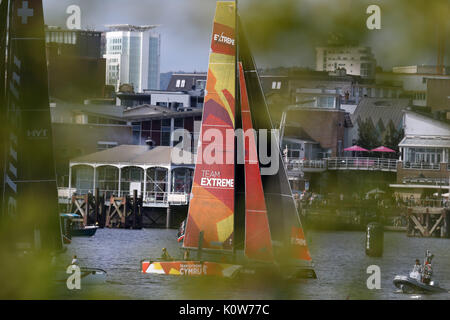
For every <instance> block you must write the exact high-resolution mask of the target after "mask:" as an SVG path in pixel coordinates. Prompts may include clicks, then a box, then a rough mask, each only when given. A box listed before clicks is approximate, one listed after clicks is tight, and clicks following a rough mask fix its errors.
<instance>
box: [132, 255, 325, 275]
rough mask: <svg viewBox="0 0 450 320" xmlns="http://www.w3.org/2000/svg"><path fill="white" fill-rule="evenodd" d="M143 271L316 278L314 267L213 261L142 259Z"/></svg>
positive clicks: (153, 272) (172, 273) (171, 273)
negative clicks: (284, 266) (280, 266)
mask: <svg viewBox="0 0 450 320" xmlns="http://www.w3.org/2000/svg"><path fill="white" fill-rule="evenodd" d="M141 266H142V273H147V274H161V275H177V276H216V277H222V278H236V277H240V276H243V277H248V276H261V275H263V276H268V275H272V276H274V275H278V276H282V277H285V278H293V279H316V278H317V276H316V273H315V272H314V269H313V268H308V267H295V268H294V267H286V268H283V269H284V271H282V270H280V268H279V267H276V266H275V265H271V266H268V265H239V264H227V263H218V262H211V261H152V260H142V261H141Z"/></svg>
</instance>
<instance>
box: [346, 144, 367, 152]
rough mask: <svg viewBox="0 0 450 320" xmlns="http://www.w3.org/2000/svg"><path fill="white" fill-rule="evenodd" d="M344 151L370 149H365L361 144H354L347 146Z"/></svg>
mask: <svg viewBox="0 0 450 320" xmlns="http://www.w3.org/2000/svg"><path fill="white" fill-rule="evenodd" d="M344 151H369V150H367V149H364V148H362V147H360V146H357V145H354V146H351V147H348V148H345V149H344Z"/></svg>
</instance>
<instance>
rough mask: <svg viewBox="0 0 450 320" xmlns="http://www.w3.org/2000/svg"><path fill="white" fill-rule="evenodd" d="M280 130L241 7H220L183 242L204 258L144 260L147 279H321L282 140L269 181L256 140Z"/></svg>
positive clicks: (269, 143) (270, 143)
mask: <svg viewBox="0 0 450 320" xmlns="http://www.w3.org/2000/svg"><path fill="white" fill-rule="evenodd" d="M272 128H274V126H273V124H272V122H271V118H270V115H269V111H268V108H267V105H266V102H265V99H264V95H263V92H262V88H261V84H260V81H259V77H258V72H257V69H256V66H255V63H254V60H253V57H252V55H251V52H250V49H249V46H248V45H247V42H246V39H245V36H244V33H243V30H242V25H241V23H240V21H239V16H238V15H237V9H236V2H235V1H218V2H217V7H216V13H215V18H214V26H213V33H212V41H211V52H210V58H209V68H208V77H207V83H206V96H205V104H204V109H203V119H202V125H201V133H200V138H199V145H198V152H197V160H196V166H195V172H194V182H193V186H192V192H191V201H190V204H189V211H188V217H187V222H186V227H185V234H184V239H183V250H184V251H185V253H186V252H196V257H195V259H189V258H187V257H186V255H185V259H182V260H177V261H175V260H173V261H161V260H151V259H149V260H143V261H142V272H143V273H153V274H167V275H169V274H170V275H214V276H219V277H235V276H236V275H239V274H258V273H260V272H264V273H267V271H271V272H272V271H274V272H276V273H277V274H281V275H283V276H288V277H313V278H315V272H314V269H313V264H312V259H311V256H310V254H309V250H308V247H307V244H306V240H305V236H304V233H303V229H302V226H301V222H300V219H299V216H298V214H297V209H296V205H295V201H294V198H293V196H292V191H291V189H290V185H289V181H288V178H287V175H286V172H285V169H284V166H283V165H282V157H281V154H280V151H279V147H278V145H279V144H278V143H277V141H271V140H276V139H275V138H273V137H272V139H271V137H269V139H268V141H267V145H266V146H265V147H266V150H273V148H272V149H271V146H273V145H276V146H277V148H276V154H275V157H276V158H277V159H276V160H278V163H279V164H280V166H279V170H278V171H277V172H276V173H275V174H270V175H261V169H263V168H264V167H267V166H270V165H269V164H264V163H263V162H262V161H261V159H260V158H259V156H258V155H257V154H258V152H257V151H258V148H257V145H256V135H255V134H254V132H258V131H259V130H261V129H266V130H271V129H272ZM238 129H242V130H243V132H244V135H243V136H239V135H236V140H235V139H234V138H233V139H225V141H222V140H221V139H211V130H213V132H215V133H219V134H221V136H222V137H227V134H228V132H229V131H230V130H231V131H232V132H234V131H236V130H238ZM248 132H250V133H251V134H248ZM246 133H247V134H246ZM239 139H241V140H240V141H239ZM259 147H260V148H261V141H260V143H259ZM263 147H264V146H263ZM239 148H243V149H244V150H239ZM211 150H214V152H213V154H214V158H215V159H221V160H224V161H213V162H211V161H208V159H207V158H208V156H210V155H211V154H212V153H211ZM239 151H243V154H244V161H243V163H242V161H238V154H239Z"/></svg>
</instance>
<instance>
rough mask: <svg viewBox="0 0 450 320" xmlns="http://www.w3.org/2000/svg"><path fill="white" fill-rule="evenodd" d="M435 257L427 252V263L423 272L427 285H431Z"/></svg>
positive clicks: (424, 281)
mask: <svg viewBox="0 0 450 320" xmlns="http://www.w3.org/2000/svg"><path fill="white" fill-rule="evenodd" d="M433 257H434V255H433V254H431V252H430V251H429V250H427V253H426V256H425V263H424V266H423V271H422V282H423V283H425V284H430V282H431V276H432V275H433V268H432V267H431V260H433Z"/></svg>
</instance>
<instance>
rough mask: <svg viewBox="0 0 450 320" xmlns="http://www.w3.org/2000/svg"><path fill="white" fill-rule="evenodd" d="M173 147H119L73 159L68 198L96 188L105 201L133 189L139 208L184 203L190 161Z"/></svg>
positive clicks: (188, 187) (188, 155)
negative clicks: (140, 205) (139, 199)
mask: <svg viewBox="0 0 450 320" xmlns="http://www.w3.org/2000/svg"><path fill="white" fill-rule="evenodd" d="M180 153H181V150H180V149H179V148H177V147H168V146H158V147H155V148H150V147H149V146H146V145H145V146H142V145H120V146H117V147H114V148H110V149H106V150H103V151H99V152H95V153H92V154H89V155H85V156H81V157H78V158H74V159H72V160H71V161H70V163H69V188H68V191H67V194H68V196H69V197H70V196H71V195H72V194H74V193H76V194H77V195H82V194H87V193H90V192H92V193H94V190H95V189H96V188H98V189H99V192H100V195H105V196H106V200H107V201H108V200H109V198H110V197H111V196H116V197H122V196H127V195H130V194H132V193H133V190H137V192H138V194H139V195H142V197H143V205H144V206H149V207H168V206H169V205H174V204H179V205H182V204H187V203H188V200H189V193H190V191H191V186H192V178H193V171H194V158H193V155H192V153H190V152H188V151H184V153H183V154H182V155H183V160H182V161H179V160H177V158H174V157H172V154H180Z"/></svg>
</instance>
